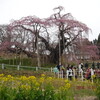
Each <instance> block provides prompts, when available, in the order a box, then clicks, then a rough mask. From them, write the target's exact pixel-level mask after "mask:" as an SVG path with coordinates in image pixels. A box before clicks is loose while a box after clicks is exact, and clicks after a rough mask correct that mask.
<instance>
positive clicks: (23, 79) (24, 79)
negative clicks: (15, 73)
mask: <svg viewBox="0 0 100 100" xmlns="http://www.w3.org/2000/svg"><path fill="white" fill-rule="evenodd" d="M19 79H20V80H22V81H26V80H27V79H28V78H27V77H26V76H21V77H20V78H19Z"/></svg>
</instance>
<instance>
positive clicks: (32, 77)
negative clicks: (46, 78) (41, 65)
mask: <svg viewBox="0 0 100 100" xmlns="http://www.w3.org/2000/svg"><path fill="white" fill-rule="evenodd" d="M28 79H29V80H36V77H35V76H30V77H28Z"/></svg>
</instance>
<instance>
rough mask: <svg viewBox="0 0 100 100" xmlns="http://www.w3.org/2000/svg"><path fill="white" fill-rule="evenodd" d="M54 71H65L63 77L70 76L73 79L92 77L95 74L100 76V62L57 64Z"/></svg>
mask: <svg viewBox="0 0 100 100" xmlns="http://www.w3.org/2000/svg"><path fill="white" fill-rule="evenodd" d="M54 73H55V74H57V73H59V74H60V73H63V78H68V79H69V80H72V78H73V77H74V78H76V79H77V78H83V79H91V78H93V77H94V76H96V77H100V63H99V62H97V63H95V62H93V63H92V64H90V63H88V62H86V63H79V64H78V65H70V64H68V65H67V66H63V65H62V64H60V65H57V66H55V68H54Z"/></svg>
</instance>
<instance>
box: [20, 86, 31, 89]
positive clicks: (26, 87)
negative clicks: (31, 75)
mask: <svg viewBox="0 0 100 100" xmlns="http://www.w3.org/2000/svg"><path fill="white" fill-rule="evenodd" d="M20 88H21V89H30V88H31V87H30V86H29V85H21V86H20Z"/></svg>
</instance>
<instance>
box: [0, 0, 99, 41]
mask: <svg viewBox="0 0 100 100" xmlns="http://www.w3.org/2000/svg"><path fill="white" fill-rule="evenodd" d="M58 6H63V7H64V8H65V9H64V12H65V13H71V14H72V15H73V16H74V17H75V18H76V19H77V20H79V21H81V22H83V23H85V24H86V25H87V26H88V27H90V28H91V29H92V34H90V35H89V40H93V39H95V38H97V37H98V34H99V33H100V11H99V10H100V0H0V24H9V23H10V21H11V20H12V19H14V20H18V19H20V18H22V17H25V16H29V15H36V16H37V17H40V18H46V17H49V16H50V15H51V14H53V8H55V7H58Z"/></svg>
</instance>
